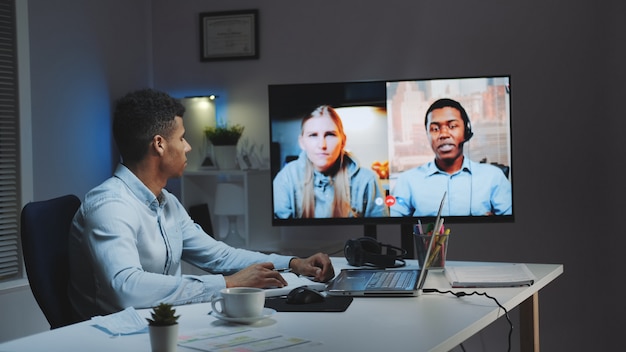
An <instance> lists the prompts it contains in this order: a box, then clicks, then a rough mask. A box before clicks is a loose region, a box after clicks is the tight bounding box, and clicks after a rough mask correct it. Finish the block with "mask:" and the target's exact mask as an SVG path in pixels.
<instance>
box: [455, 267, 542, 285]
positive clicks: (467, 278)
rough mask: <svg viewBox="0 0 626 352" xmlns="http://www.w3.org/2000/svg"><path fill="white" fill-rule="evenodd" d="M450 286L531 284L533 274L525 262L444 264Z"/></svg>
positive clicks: (533, 280)
mask: <svg viewBox="0 0 626 352" xmlns="http://www.w3.org/2000/svg"><path fill="white" fill-rule="evenodd" d="M445 275H446V277H447V278H448V281H449V282H450V285H451V286H452V287H510V286H524V285H528V286H530V285H532V284H533V283H534V282H535V276H534V275H533V273H532V272H531V271H530V270H529V269H528V267H527V266H526V264H498V265H475V266H446V268H445Z"/></svg>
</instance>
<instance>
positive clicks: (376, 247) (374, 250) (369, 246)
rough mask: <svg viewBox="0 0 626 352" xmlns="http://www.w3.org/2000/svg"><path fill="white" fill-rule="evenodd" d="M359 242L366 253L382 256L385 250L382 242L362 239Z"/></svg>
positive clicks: (366, 238)
mask: <svg viewBox="0 0 626 352" xmlns="http://www.w3.org/2000/svg"><path fill="white" fill-rule="evenodd" d="M357 241H359V244H360V245H361V248H362V249H363V251H365V253H371V254H382V252H383V248H382V246H381V245H380V242H378V241H376V240H375V239H373V238H369V237H361V238H359V239H358V240H357Z"/></svg>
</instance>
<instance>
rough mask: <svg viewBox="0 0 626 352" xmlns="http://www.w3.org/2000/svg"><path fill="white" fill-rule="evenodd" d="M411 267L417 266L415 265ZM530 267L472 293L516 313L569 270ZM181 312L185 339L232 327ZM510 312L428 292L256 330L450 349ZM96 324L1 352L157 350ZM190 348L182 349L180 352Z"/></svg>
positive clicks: (263, 324)
mask: <svg viewBox="0 0 626 352" xmlns="http://www.w3.org/2000/svg"><path fill="white" fill-rule="evenodd" d="M333 263H334V264H335V268H336V270H337V271H338V270H340V269H341V268H345V267H347V266H348V265H347V263H346V261H345V259H344V258H333ZM407 264H408V265H407V266H408V267H414V268H417V264H416V263H415V261H408V262H407ZM476 264H479V263H470V262H448V264H447V265H476ZM490 264H494V263H490ZM528 268H529V269H530V270H531V271H532V272H533V274H534V275H535V277H536V279H537V281H536V282H535V284H533V285H532V286H528V287H511V288H490V289H472V291H473V290H476V291H479V292H487V293H488V294H489V295H491V296H493V297H495V298H497V299H498V301H499V302H500V303H501V304H502V305H503V306H504V307H506V309H508V310H511V309H513V308H515V307H516V306H518V305H519V304H520V303H522V302H523V301H524V300H526V299H527V298H529V297H531V296H532V295H534V294H535V293H537V292H538V291H539V290H540V289H542V288H543V287H544V286H546V285H547V284H548V283H550V282H551V281H552V280H554V279H555V278H556V277H558V276H559V275H560V274H561V273H562V272H563V266H562V265H560V264H528ZM425 287H427V288H439V289H446V290H447V289H450V285H449V283H448V282H447V281H446V279H445V277H444V275H443V273H441V272H431V273H429V276H428V278H427V281H426V285H425ZM458 290H459V291H460V289H458ZM465 291H469V290H465ZM176 310H177V313H178V314H180V315H181V318H180V320H179V323H180V326H179V332H180V333H181V334H185V333H190V332H193V331H197V330H202V329H211V328H212V327H214V328H217V327H220V328H224V327H228V326H229V325H225V323H224V322H222V321H220V320H217V319H215V318H214V317H212V316H210V315H208V313H209V311H210V310H211V305H210V303H201V304H194V305H187V306H179V307H177V308H176ZM139 314H140V315H142V316H148V314H149V310H139ZM503 314H504V312H503V311H502V310H500V309H498V307H497V305H496V304H495V302H494V301H493V300H491V299H488V298H486V297H484V296H466V297H462V298H456V297H454V296H452V295H445V294H439V293H426V294H422V295H421V296H419V297H398V298H386V297H358V298H355V299H354V301H353V302H352V304H351V305H350V307H349V308H348V309H347V310H346V311H345V312H342V313H310V312H308V313H293V312H278V313H276V314H274V315H273V316H272V317H271V318H269V319H266V320H263V321H260V322H258V323H256V324H254V325H251V327H252V328H253V329H255V330H257V331H258V332H264V333H265V332H267V333H268V334H270V333H281V334H284V335H288V336H293V337H300V338H305V339H309V340H312V341H314V342H319V343H320V345H318V346H316V347H315V348H314V349H313V350H316V351H317V350H319V351H329V350H331V351H339V350H347V351H354V350H357V349H358V350H359V351H385V350H388V349H389V346H390V345H389V342H390V341H393V349H394V350H398V351H408V350H412V351H448V350H450V349H452V348H454V347H455V346H457V345H458V344H460V343H462V342H463V341H465V340H466V339H467V338H469V337H471V336H472V335H474V334H476V333H477V332H479V331H480V330H482V329H483V328H485V327H486V326H487V325H489V324H491V323H492V322H493V321H495V320H496V319H497V318H499V317H501V316H502V315H503ZM92 324H93V323H92V322H90V321H85V322H82V323H78V324H74V325H71V326H67V327H63V328H59V329H55V330H51V331H46V332H43V333H39V334H35V335H32V336H27V337H24V338H20V339H17V340H13V341H9V342H6V343H3V344H0V351H41V349H42V347H44V346H45V350H46V351H63V352H65V351H90V352H99V351H103V352H105V351H106V352H110V351H120V352H122V351H133V352H137V351H150V342H149V336H148V334H147V333H144V334H136V335H127V336H119V337H110V336H109V335H107V334H106V333H104V332H102V331H100V330H99V329H97V328H95V327H93V326H92ZM233 326H237V325H233ZM309 347H310V346H309ZM187 350H188V349H186V348H182V347H179V351H187ZM300 350H302V349H300ZM307 350H311V349H310V348H307ZM189 351H191V350H189Z"/></svg>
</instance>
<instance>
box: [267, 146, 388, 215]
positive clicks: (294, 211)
mask: <svg viewBox="0 0 626 352" xmlns="http://www.w3.org/2000/svg"><path fill="white" fill-rule="evenodd" d="M306 162H307V156H306V153H305V152H302V153H300V156H299V157H298V159H296V160H294V161H291V162H289V163H287V165H285V167H283V168H282V169H281V170H280V172H278V174H277V175H276V177H275V178H274V217H276V218H279V219H291V218H298V217H300V216H301V213H302V186H303V185H304V173H305V170H306ZM344 162H345V163H347V166H346V167H347V168H348V174H349V176H350V205H351V207H352V210H353V211H354V212H355V213H356V214H357V216H358V217H381V216H389V212H388V210H387V207H386V205H385V203H384V202H383V200H384V195H383V193H382V188H381V187H380V183H379V182H378V177H377V176H376V174H375V173H374V171H372V170H370V169H366V168H362V167H359V165H358V163H357V162H356V160H354V159H352V158H350V157H349V156H345V158H344ZM313 177H314V180H313V184H314V192H315V217H316V218H328V217H331V215H332V214H331V210H332V203H333V200H334V197H335V187H334V185H333V179H332V177H331V176H328V175H324V174H322V173H321V172H318V171H315V172H314V176H313ZM377 199H378V202H376V200H377Z"/></svg>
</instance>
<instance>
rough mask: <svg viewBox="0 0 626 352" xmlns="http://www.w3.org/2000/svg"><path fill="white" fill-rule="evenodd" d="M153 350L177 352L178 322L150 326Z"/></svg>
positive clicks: (157, 351) (155, 351)
mask: <svg viewBox="0 0 626 352" xmlns="http://www.w3.org/2000/svg"><path fill="white" fill-rule="evenodd" d="M148 331H149V333H150V347H151V348H152V352H176V343H177V342H178V324H174V325H168V326H152V325H149V326H148Z"/></svg>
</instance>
